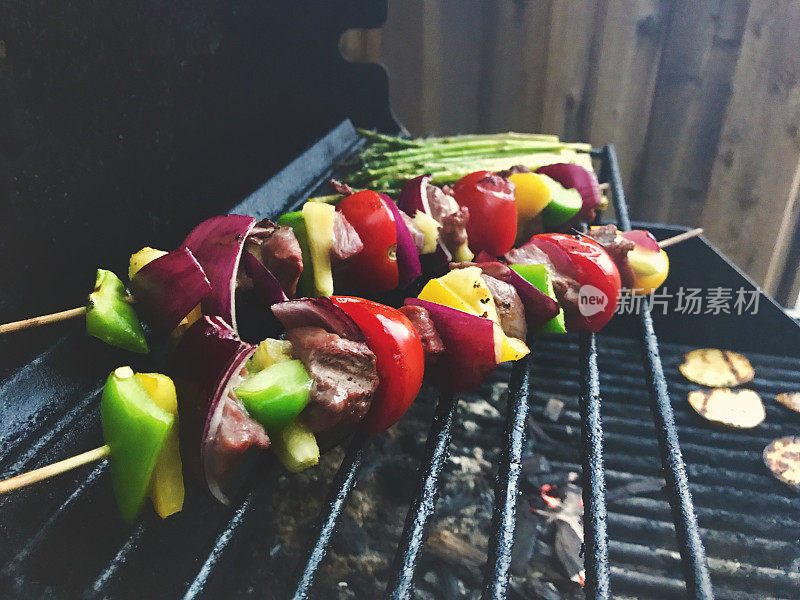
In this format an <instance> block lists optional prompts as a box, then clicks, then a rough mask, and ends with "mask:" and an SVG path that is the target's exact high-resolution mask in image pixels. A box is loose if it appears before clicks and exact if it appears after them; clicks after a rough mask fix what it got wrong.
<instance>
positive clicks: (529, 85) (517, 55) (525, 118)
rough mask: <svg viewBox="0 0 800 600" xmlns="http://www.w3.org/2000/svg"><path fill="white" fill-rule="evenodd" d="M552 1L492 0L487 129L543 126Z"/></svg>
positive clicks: (485, 75)
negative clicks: (513, 0) (501, 0)
mask: <svg viewBox="0 0 800 600" xmlns="http://www.w3.org/2000/svg"><path fill="white" fill-rule="evenodd" d="M552 4H553V0H548V1H542V2H496V3H495V2H492V3H487V5H486V9H485V11H484V18H483V21H484V23H485V27H486V29H485V32H484V36H483V38H482V39H483V46H484V51H483V58H482V64H481V83H480V90H481V95H480V98H479V103H478V127H479V128H480V130H481V131H508V130H516V131H539V130H540V129H541V115H542V98H543V90H544V72H545V69H546V64H547V40H548V38H549V34H548V32H549V27H548V24H549V20H550V9H551V6H552Z"/></svg>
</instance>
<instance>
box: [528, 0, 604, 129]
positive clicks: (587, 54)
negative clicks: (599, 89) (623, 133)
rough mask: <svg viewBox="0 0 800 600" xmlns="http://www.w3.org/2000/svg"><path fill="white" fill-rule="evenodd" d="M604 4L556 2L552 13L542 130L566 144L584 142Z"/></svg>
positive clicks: (588, 0) (578, 0)
mask: <svg viewBox="0 0 800 600" xmlns="http://www.w3.org/2000/svg"><path fill="white" fill-rule="evenodd" d="M604 14H605V10H604V8H603V3H601V2H596V1H595V0H575V1H573V2H556V3H554V4H553V6H552V8H551V12H550V24H549V27H548V32H549V39H548V45H547V65H546V69H545V81H544V90H543V99H542V103H541V111H542V115H541V131H542V132H543V133H554V134H556V135H558V136H559V137H561V139H563V140H566V141H571V142H575V141H585V140H586V139H587V137H586V136H587V132H586V123H585V120H586V113H587V109H588V103H589V100H590V98H589V90H590V88H591V86H592V84H593V82H592V81H591V80H590V79H589V76H590V74H592V73H593V70H592V69H591V68H590V63H591V61H592V59H593V58H594V54H595V53H596V48H597V44H598V39H597V38H598V37H599V36H598V27H597V24H598V23H599V22H601V21H602V18H603V15H604Z"/></svg>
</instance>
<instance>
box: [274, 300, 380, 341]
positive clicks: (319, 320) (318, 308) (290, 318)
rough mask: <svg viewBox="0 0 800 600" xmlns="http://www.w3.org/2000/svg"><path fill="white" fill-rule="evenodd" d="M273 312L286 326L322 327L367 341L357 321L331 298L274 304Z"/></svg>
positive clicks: (346, 337) (349, 337)
mask: <svg viewBox="0 0 800 600" xmlns="http://www.w3.org/2000/svg"><path fill="white" fill-rule="evenodd" d="M272 312H273V314H274V315H275V316H276V317H277V318H278V320H279V321H280V322H281V323H282V324H283V326H284V327H285V328H286V331H289V330H290V329H295V328H296V327H321V328H322V329H324V330H325V331H328V332H330V333H335V334H336V335H338V336H339V337H343V338H345V339H348V340H353V341H354V342H363V341H365V338H364V334H363V333H362V332H361V329H360V328H359V327H358V325H356V322H355V321H353V319H352V318H351V317H350V315H348V314H347V313H346V312H344V311H343V310H342V309H341V308H339V307H338V306H336V305H335V304H334V303H333V302H331V300H330V298H298V299H297V300H289V301H288V302H281V303H279V304H273V305H272Z"/></svg>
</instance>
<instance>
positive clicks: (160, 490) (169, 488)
mask: <svg viewBox="0 0 800 600" xmlns="http://www.w3.org/2000/svg"><path fill="white" fill-rule="evenodd" d="M136 377H137V379H138V380H139V381H140V382H141V384H142V385H143V386H144V389H145V390H146V391H147V393H148V394H149V395H150V397H151V398H152V399H153V401H154V402H155V403H156V404H157V405H158V406H159V407H160V408H162V409H163V410H165V411H167V412H168V413H170V414H172V415H174V416H175V425H174V426H173V428H172V431H170V433H169V435H168V436H167V440H166V442H165V443H164V448H163V450H162V451H161V454H159V456H158V460H157V462H156V467H155V469H154V470H153V476H152V479H151V480H150V499H151V500H152V501H153V507H154V508H155V510H156V512H157V513H158V515H159V516H160V517H161V518H162V519H166V518H167V517H168V516H170V515H172V514H175V513H176V512H180V510H181V509H182V508H183V498H184V488H183V465H182V463H181V455H180V450H179V444H178V396H177V394H176V393H175V385H174V384H173V383H172V380H171V379H170V378H169V377H167V376H166V375H161V374H160V373H137V374H136Z"/></svg>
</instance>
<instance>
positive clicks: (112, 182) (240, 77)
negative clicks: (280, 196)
mask: <svg viewBox="0 0 800 600" xmlns="http://www.w3.org/2000/svg"><path fill="white" fill-rule="evenodd" d="M385 17H386V7H385V3H383V2H369V1H358V0H348V1H339V2H322V1H320V2H239V1H229V0H225V1H219V2H214V1H211V0H204V1H191V2H189V1H182V2H170V1H158V0H142V1H137V2H119V1H116V2H72V1H68V0H56V1H29V0H24V1H15V2H7V1H4V2H0V199H2V213H0V214H1V215H2V216H0V281H2V287H0V321H3V322H7V321H11V320H15V319H20V318H25V317H28V316H33V315H37V314H43V313H47V312H53V311H58V310H64V309H66V308H71V307H74V306H79V305H81V304H83V302H84V301H85V297H86V294H87V293H88V291H89V290H90V288H91V285H92V284H93V282H94V271H95V269H96V268H97V267H104V268H110V269H113V270H115V271H116V272H117V273H118V274H120V275H123V274H124V273H125V272H126V271H127V268H126V265H127V257H128V255H129V254H130V253H132V252H134V251H136V250H138V249H139V248H141V247H142V246H143V245H151V246H154V247H162V248H166V249H171V248H172V247H174V246H175V245H176V244H177V243H179V242H180V241H181V240H182V239H183V237H184V236H185V234H186V233H187V232H188V230H189V229H190V228H191V227H192V226H193V225H194V224H196V223H197V222H199V221H200V220H202V219H203V218H205V217H207V216H209V215H211V214H213V213H215V212H218V211H220V210H227V209H228V208H229V207H230V206H233V205H234V204H235V203H236V202H238V201H239V200H241V199H242V198H243V197H245V196H246V195H247V194H249V193H250V192H252V191H253V190H254V189H256V188H257V187H258V186H259V185H260V184H261V183H262V182H264V181H265V180H266V179H267V178H268V177H269V176H270V175H271V174H273V173H275V172H276V171H277V170H278V169H279V168H280V167H282V166H283V165H284V164H286V163H287V162H289V160H291V159H292V158H293V157H294V156H295V155H296V154H297V153H299V152H300V151H301V150H303V149H304V148H306V147H307V146H308V145H309V144H310V143H311V142H313V141H314V140H315V139H317V138H319V137H320V136H321V135H323V134H324V133H325V132H327V131H328V130H329V129H330V128H331V127H333V126H334V125H336V124H337V123H338V122H340V121H341V120H342V119H344V118H346V117H350V118H352V119H353V120H354V122H355V123H357V124H358V125H360V126H364V127H378V128H382V129H385V130H392V129H395V128H396V125H395V123H394V121H393V119H392V117H391V115H390V114H389V109H388V86H387V80H386V75H385V72H384V71H383V70H382V68H381V67H379V66H377V65H356V64H351V63H347V62H346V61H345V60H344V59H343V58H342V57H341V55H340V54H339V51H338V43H339V39H340V37H341V35H342V33H343V32H344V31H345V30H346V29H348V28H351V27H356V28H370V27H379V26H380V25H381V24H382V23H383V21H384V19H385ZM73 326H74V325H73ZM63 327H65V326H57V327H54V328H45V329H48V330H49V331H42V332H36V333H32V332H29V333H28V334H25V335H24V336H21V335H20V336H6V338H5V339H3V340H0V353H2V354H3V355H4V360H3V361H2V363H3V364H2V366H0V369H2V370H3V371H4V372H7V371H8V370H9V369H10V368H11V367H13V366H16V365H19V364H22V363H24V362H25V357H26V356H29V355H30V353H29V352H28V351H27V348H33V347H41V346H40V344H41V341H42V338H43V337H45V336H52V335H59V334H63Z"/></svg>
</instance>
